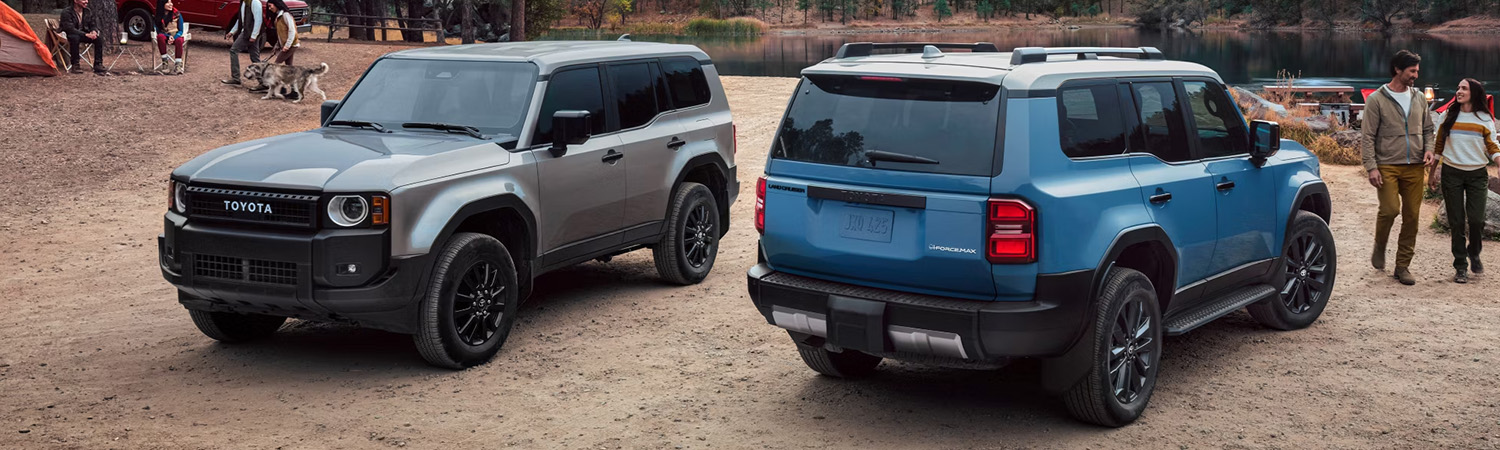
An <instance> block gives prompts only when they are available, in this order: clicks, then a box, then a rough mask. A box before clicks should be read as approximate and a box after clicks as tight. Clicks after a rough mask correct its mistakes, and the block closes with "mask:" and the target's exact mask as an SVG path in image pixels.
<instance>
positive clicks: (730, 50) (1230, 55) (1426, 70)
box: [552, 27, 1500, 91]
mask: <svg viewBox="0 0 1500 450" xmlns="http://www.w3.org/2000/svg"><path fill="white" fill-rule="evenodd" d="M607 36H608V38H613V37H615V36H616V35H607ZM552 38H553V39H584V38H593V37H592V36H585V35H577V34H575V35H570V36H555V37H552ZM634 39H635V40H637V41H657V42H676V43H689V44H694V45H697V46H698V47H700V48H702V49H703V50H704V51H705V52H707V53H708V54H709V56H710V57H712V58H713V60H714V63H715V64H716V65H717V66H718V68H719V73H721V74H725V75H748V76H779V77H795V76H797V75H798V73H799V72H800V71H801V70H802V69H803V68H805V67H807V66H810V65H812V64H814V63H817V62H818V61H822V60H823V59H826V58H828V57H831V56H833V55H834V53H836V52H838V49H839V46H841V45H843V44H844V43H845V42H910V41H922V42H934V41H936V42H993V43H995V45H996V46H998V47H999V48H1000V49H1001V50H1007V49H1010V48H1014V47H1033V46H1040V47H1095V46H1098V47H1143V46H1144V47H1156V48H1158V49H1160V50H1161V51H1162V53H1164V54H1165V55H1166V57H1167V58H1170V59H1180V60H1186V61H1193V62H1197V63H1200V64H1203V65H1206V66H1208V67H1210V68H1213V69H1214V70H1215V71H1218V73H1219V75H1220V76H1222V77H1223V78H1224V81H1225V82H1227V83H1229V84H1232V85H1247V86H1258V85H1262V84H1271V83H1274V82H1275V80H1276V77H1277V72H1278V71H1280V70H1283V69H1284V70H1288V71H1290V72H1291V73H1292V75H1294V76H1297V79H1298V84H1345V85H1353V86H1356V87H1375V86H1378V85H1379V84H1380V83H1382V82H1385V81H1389V80H1390V77H1389V76H1388V75H1387V69H1386V64H1387V63H1388V61H1389V60H1390V57H1391V55H1393V54H1395V53H1396V52H1397V51H1399V50H1401V49H1408V50H1412V51H1414V52H1417V53H1418V54H1420V55H1421V56H1422V77H1421V79H1420V80H1418V85H1419V86H1429V85H1436V86H1437V87H1438V88H1439V89H1440V90H1442V91H1448V90H1451V89H1452V88H1453V87H1454V86H1455V85H1457V84H1458V81H1459V80H1460V79H1461V78H1463V77H1473V78H1477V79H1479V80H1482V81H1486V82H1487V83H1488V82H1489V81H1492V80H1500V37H1497V36H1489V35H1457V36H1440V35H1428V34H1397V35H1393V36H1383V35H1381V34H1379V33H1341V32H1241V31H1194V32H1187V31H1158V30H1147V29H1137V28H1126V27H1111V28H1089V29H1080V30H1064V29H1041V30H1038V29H1028V30H988V31H982V32H951V33H867V34H837V35H828V34H817V35H795V34H793V35H782V34H767V35H764V36H758V37H738V38H722V37H707V38H705V37H687V36H634ZM1299 73H1300V75H1298V74H1299ZM1492 90H1493V89H1492Z"/></svg>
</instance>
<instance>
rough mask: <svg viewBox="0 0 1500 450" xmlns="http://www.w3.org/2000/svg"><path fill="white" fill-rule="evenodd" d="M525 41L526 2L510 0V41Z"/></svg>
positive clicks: (524, 0) (523, 0)
mask: <svg viewBox="0 0 1500 450" xmlns="http://www.w3.org/2000/svg"><path fill="white" fill-rule="evenodd" d="M524 40H526V0H510V41H511V42H521V41H524Z"/></svg>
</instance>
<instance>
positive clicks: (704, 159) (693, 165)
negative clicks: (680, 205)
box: [662, 152, 734, 237]
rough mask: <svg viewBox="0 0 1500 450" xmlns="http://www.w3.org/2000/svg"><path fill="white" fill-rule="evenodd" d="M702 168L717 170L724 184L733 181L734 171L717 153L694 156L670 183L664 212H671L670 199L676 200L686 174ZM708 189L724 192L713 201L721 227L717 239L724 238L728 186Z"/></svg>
mask: <svg viewBox="0 0 1500 450" xmlns="http://www.w3.org/2000/svg"><path fill="white" fill-rule="evenodd" d="M704 166H712V167H713V168H714V170H718V171H719V176H720V177H723V178H724V181H725V183H726V184H728V182H729V181H733V180H734V177H733V176H731V174H732V173H733V172H734V169H730V168H729V163H727V162H725V161H724V157H723V156H721V155H719V153H718V152H710V153H704V154H702V155H698V156H694V157H692V158H691V159H688V161H687V163H684V164H683V165H682V169H681V170H678V171H677V179H676V180H673V181H672V192H671V194H668V195H667V208H666V209H665V211H671V210H672V199H674V198H677V187H678V186H682V182H683V181H685V180H687V175H688V173H689V172H692V171H694V170H698V168H700V167H704ZM708 188H709V189H710V190H714V189H723V190H724V198H715V199H714V200H717V201H718V203H719V223H720V224H721V225H722V226H721V227H719V228H720V232H719V237H724V236H725V235H728V234H729V194H730V193H729V186H727V185H726V186H709V187H708ZM664 219H665V218H664ZM662 229H663V230H665V229H666V228H665V227H663V228H662Z"/></svg>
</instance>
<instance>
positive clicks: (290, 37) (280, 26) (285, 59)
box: [270, 0, 302, 66]
mask: <svg viewBox="0 0 1500 450" xmlns="http://www.w3.org/2000/svg"><path fill="white" fill-rule="evenodd" d="M270 7H271V14H273V15H274V16H275V18H274V19H271V22H272V23H275V24H276V53H275V54H274V55H272V56H271V62H272V63H275V64H286V65H288V66H290V65H292V57H294V56H296V55H297V49H298V48H301V47H302V42H301V40H300V39H299V36H297V19H295V18H293V17H292V13H291V12H288V11H287V9H286V3H283V2H281V0H271V3H270Z"/></svg>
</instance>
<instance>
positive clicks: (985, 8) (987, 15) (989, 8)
mask: <svg viewBox="0 0 1500 450" xmlns="http://www.w3.org/2000/svg"><path fill="white" fill-rule="evenodd" d="M974 13H975V15H977V16H979V19H980V20H984V21H986V22H988V21H989V20H990V19H993V18H994V17H995V5H993V4H991V3H990V0H979V4H978V5H976V6H974Z"/></svg>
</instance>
